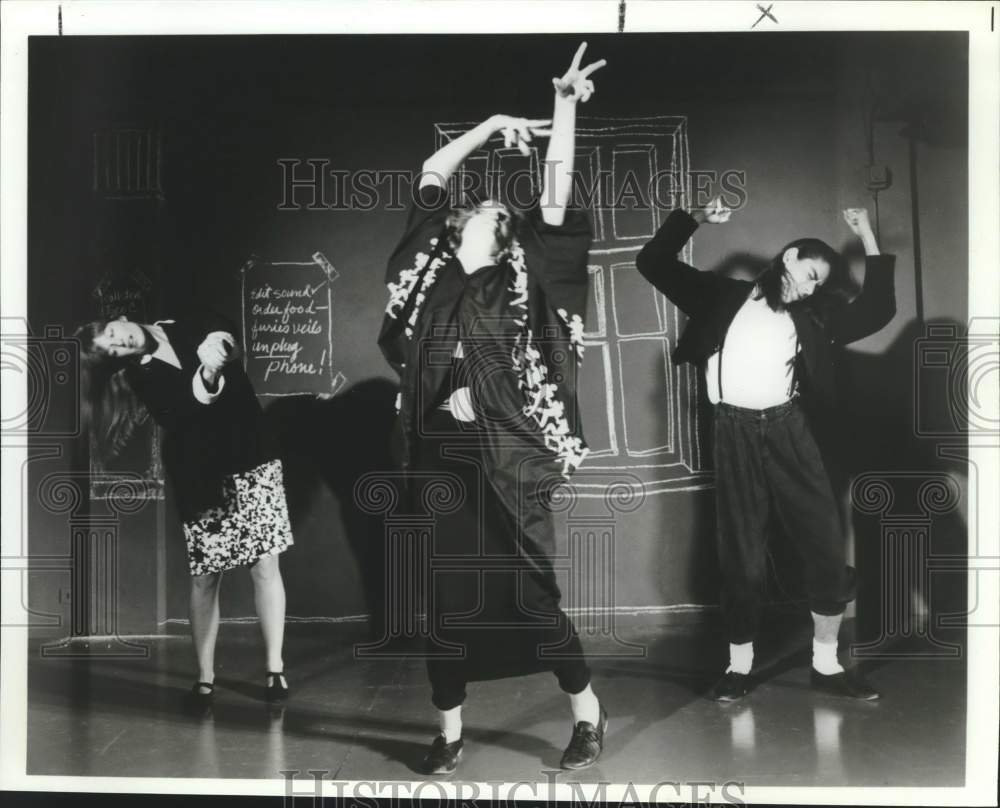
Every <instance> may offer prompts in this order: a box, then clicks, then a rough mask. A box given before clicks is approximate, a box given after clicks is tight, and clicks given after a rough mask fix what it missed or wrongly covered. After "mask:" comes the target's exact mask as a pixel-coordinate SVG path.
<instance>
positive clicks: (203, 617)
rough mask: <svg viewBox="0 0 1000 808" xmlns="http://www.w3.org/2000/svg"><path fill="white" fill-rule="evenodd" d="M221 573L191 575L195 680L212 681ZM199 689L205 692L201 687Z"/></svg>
mask: <svg viewBox="0 0 1000 808" xmlns="http://www.w3.org/2000/svg"><path fill="white" fill-rule="evenodd" d="M221 582H222V573H221V572H213V573H209V574H208V575H194V576H192V578H191V601H190V604H191V637H192V639H193V640H194V653H195V656H196V657H197V660H198V681H199V682H214V681H215V639H216V637H217V636H218V634H219V589H220V586H219V585H220V584H221ZM201 692H203V693H207V692H208V691H207V690H206V689H205V688H201Z"/></svg>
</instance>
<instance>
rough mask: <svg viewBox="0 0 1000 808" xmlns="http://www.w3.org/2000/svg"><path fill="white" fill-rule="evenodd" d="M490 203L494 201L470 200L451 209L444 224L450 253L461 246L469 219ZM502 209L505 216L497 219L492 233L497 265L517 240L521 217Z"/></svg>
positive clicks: (507, 208) (505, 208) (509, 210)
mask: <svg viewBox="0 0 1000 808" xmlns="http://www.w3.org/2000/svg"><path fill="white" fill-rule="evenodd" d="M491 201H495V200H489V199H486V200H483V201H482V202H478V201H476V200H474V199H470V200H468V201H466V202H464V203H463V204H461V205H458V206H456V207H454V208H452V209H451V213H449V214H448V219H447V223H446V224H447V228H448V231H447V238H448V246H449V247H450V248H451V250H452V252H454V251H455V250H457V249H458V248H459V247H460V246H461V244H462V232H463V231H464V230H465V225H466V224H468V223H469V219H471V218H472V217H473V216H475V215H476V214H477V213H478V212H479V211H480V210H482V208H483V207H484V206H485V205H486V204H487V203H488V202H491ZM499 204H503V203H499ZM503 207H504V210H506V211H507V215H506V216H501V217H498V218H497V225H496V228H495V229H494V231H493V236H494V238H495V239H496V244H497V255H496V258H497V263H499V262H500V261H501V260H503V258H504V257H505V256H506V254H507V252H508V251H509V250H510V248H511V246H512V245H513V243H514V240H515V239H516V238H517V234H518V231H519V230H520V228H521V223H522V217H521V215H520V214H519V213H518V212H517V211H514V210H511V208H510V207H508V206H507V205H503Z"/></svg>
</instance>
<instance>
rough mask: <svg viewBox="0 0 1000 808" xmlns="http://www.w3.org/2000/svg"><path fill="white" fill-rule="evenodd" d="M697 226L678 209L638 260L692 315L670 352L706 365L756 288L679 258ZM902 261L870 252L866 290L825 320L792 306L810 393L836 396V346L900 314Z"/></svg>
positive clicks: (802, 378)
mask: <svg viewBox="0 0 1000 808" xmlns="http://www.w3.org/2000/svg"><path fill="white" fill-rule="evenodd" d="M697 228H698V223H697V222H696V221H695V220H694V219H692V218H691V216H690V215H688V214H687V213H686V212H685V211H683V210H675V211H673V212H672V213H671V214H670V216H668V217H667V220H666V221H665V222H664V223H663V226H662V227H661V228H660V229H659V231H658V232H657V233H656V235H655V236H654V237H653V238H652V239H651V240H650V241H649V242H648V243H647V244H646V246H645V247H643V248H642V250H641V251H640V252H639V254H638V256H636V259H635V265H636V267H637V268H638V270H639V272H640V273H642V276H643V277H644V278H646V280H648V281H649V282H650V283H651V284H653V286H655V287H656V288H657V289H658V290H659V291H660V292H662V293H663V294H664V295H666V297H667V298H668V299H669V300H670V301H671V302H672V303H673V304H674V305H675V306H677V308H679V309H680V310H681V311H682V312H684V314H686V315H687V317H688V323H687V326H686V327H685V328H684V332H683V333H682V334H681V337H680V339H679V340H678V342H677V347H676V348H675V349H674V351H673V354H672V355H671V359H672V360H673V362H674V364H675V365H679V364H681V363H683V362H690V363H692V364H696V365H697V364H701V363H702V362H704V361H705V360H706V359H708V357H709V356H711V355H712V354H713V353H715V352H716V351H717V350H718V349H719V347H720V346H721V345H722V344H723V342H724V341H725V339H726V333H727V332H728V331H729V325H730V324H731V323H732V321H733V318H734V317H735V316H736V312H738V311H739V310H740V307H741V306H742V305H743V304H744V303H745V302H746V299H747V297H748V296H749V295H750V292H751V291H752V290H753V287H754V284H753V283H752V282H750V281H740V280H735V279H733V278H726V277H723V276H721V275H716V274H715V273H713V272H700V271H699V270H697V269H695V268H694V267H692V266H689V265H687V264H685V263H684V262H683V261H680V260H679V259H678V257H677V254H678V253H679V252H680V250H681V248H682V247H683V246H684V244H685V242H686V241H687V240H688V239H689V238H691V234H692V233H694V231H695V230H696V229H697ZM895 260H896V259H895V256H892V255H872V256H867V257H866V258H865V280H864V285H863V287H862V289H861V293H860V294H859V295H858V296H857V297H856V298H855V299H854V300H853V301H851V302H850V303H844V304H843V305H841V306H839V307H837V308H835V309H833V310H832V311H831V312H830V313H829V315H828V316H827V317H826V318H825V319H824V320H823V321H822V322H821V321H820V320H819V319H818V318H816V317H814V316H813V315H812V314H811V313H810V312H809V310H808V309H807V308H806V307H804V306H791V307H790V308H789V313H790V314H791V316H792V320H793V321H794V323H795V330H796V332H797V334H798V338H799V344H800V346H801V352H800V354H799V357H798V360H797V363H796V380H797V381H798V382H800V383H801V386H802V389H803V391H804V392H807V393H811V394H814V395H815V396H818V397H820V398H821V399H823V400H826V401H833V399H834V398H835V396H836V392H837V390H836V387H837V386H836V382H835V378H834V354H835V351H834V346H836V345H846V344H848V343H850V342H855V341H856V340H859V339H862V338H864V337H867V336H868V335H869V334H874V333H875V332H876V331H878V330H879V329H881V328H883V327H884V326H885V325H886V324H887V323H888V322H889V321H890V320H891V319H892V318H893V316H894V315H895V313H896V295H895V283H894V280H893V266H894V264H895Z"/></svg>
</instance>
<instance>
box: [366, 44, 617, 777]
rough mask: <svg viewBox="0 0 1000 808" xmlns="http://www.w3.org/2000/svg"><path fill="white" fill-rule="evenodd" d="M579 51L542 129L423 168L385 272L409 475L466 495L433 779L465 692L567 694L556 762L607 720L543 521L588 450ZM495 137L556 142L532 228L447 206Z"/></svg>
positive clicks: (453, 761) (440, 537) (501, 121)
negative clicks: (566, 722) (451, 184)
mask: <svg viewBox="0 0 1000 808" xmlns="http://www.w3.org/2000/svg"><path fill="white" fill-rule="evenodd" d="M585 47H586V43H584V44H583V45H581V47H580V48H579V50H578V51H577V53H576V56H575V57H574V59H573V62H572V65H571V66H570V68H569V70H568V71H567V72H566V74H565V75H564V76H562V78H558V79H553V84H554V86H555V91H556V92H555V107H554V112H553V117H552V120H551V131H546V130H545V129H544V128H543V127H544V126H546V125H548V124H549V123H550V122H549V121H538V120H526V119H523V118H511V117H509V116H505V115H495V116H493V117H491V118H489V119H488V120H486V121H484V122H483V123H481V124H479V125H478V126H475V127H473V128H472V129H470V130H469V131H468V132H466V133H465V134H463V135H462V136H460V137H458V138H456V139H455V140H453V141H452V142H450V143H449V144H447V145H446V146H444V147H443V148H442V149H440V150H439V151H438V152H436V153H435V154H434V155H432V156H431V157H430V158H428V159H427V160H426V161H425V163H424V175H423V179H422V182H421V185H420V200H419V204H418V205H417V206H415V208H414V210H413V212H412V214H411V217H410V222H409V224H408V227H407V230H406V233H405V235H404V237H403V239H402V241H401V242H400V244H399V246H398V247H397V249H396V250H395V252H394V253H393V255H392V257H391V259H390V261H389V267H388V271H387V275H386V283H387V285H388V287H389V292H390V299H389V304H388V306H387V308H386V315H385V318H384V321H383V327H382V331H381V334H380V337H379V345H380V346H381V348H382V350H383V352H384V354H385V356H386V358H387V359H388V361H389V362H390V363H391V364H392V365H393V367H394V368H395V369H396V370H397V371H398V372H399V375H400V379H401V394H400V400H399V418H398V422H397V423H398V428H399V429H398V437H399V439H400V445H401V447H402V448H401V454H402V464H403V468H404V469H406V470H408V471H410V472H414V473H415V474H414V476H417V474H416V473H419V474H427V473H430V474H437V475H440V476H441V478H442V479H448V480H450V481H451V482H452V483H456V481H457V484H458V485H459V486H460V488H461V489H462V491H463V494H462V502H461V504H460V506H459V507H458V508H457V509H456V510H454V511H452V512H451V513H446V514H439V515H437V518H436V533H435V543H434V548H433V556H434V559H433V561H432V562H431V563H432V565H433V576H432V581H433V582H432V592H431V598H430V614H429V619H430V627H431V634H432V640H431V645H432V646H433V647H434V649H436V650H440V649H442V648H444V649H448V648H451V649H460V652H461V655H460V657H459V658H455V657H447V656H445V657H442V656H438V655H436V654H435V653H432V652H431V650H432V649H431V648H429V649H428V651H429V654H428V658H427V671H428V675H429V678H430V682H431V688H432V702H433V704H434V706H435V707H437V709H438V711H439V718H440V734H439V735H438V736H437V737H436V738H435V740H434V742H433V744H432V745H431V748H430V750H429V751H428V754H427V757H426V759H425V761H424V765H425V770H426V771H427V772H428V773H433V774H443V773H448V772H451V771H454V769H455V767H456V766H457V763H458V759H459V757H460V755H461V750H462V745H463V741H462V719H461V709H462V703H463V701H464V700H465V696H466V691H465V685H466V683H467V682H468V681H472V680H481V679H496V678H501V677H507V676H518V675H524V674H528V673H533V672H536V671H540V670H551V671H553V672H554V673H555V675H556V677H557V678H558V681H559V685H560V687H561V688H562V689H563V690H564V691H565V692H566V693H568V694H569V698H570V705H571V708H572V713H573V721H574V725H573V732H572V736H571V740H570V743H569V746H568V747H567V749H566V751H565V754H564V755H563V759H562V766H563V767H564V768H583V767H584V766H588V765H590V764H592V763H593V762H594V761H595V760H596V759H597V757H598V755H600V753H601V750H602V749H603V742H604V732H605V730H606V727H607V720H608V719H607V713H606V711H605V710H604V707H603V706H602V705H601V704H600V702H599V701H598V699H597V697H596V695H595V694H594V692H593V690H592V689H591V687H590V670H589V668H588V666H587V663H586V659H585V657H584V654H583V649H582V646H581V644H580V640H579V637H578V636H577V633H576V630H575V628H574V627H573V624H572V622H571V621H570V620H569V618H568V617H567V616H566V615H565V613H564V612H562V611H561V609H560V608H559V599H560V592H559V588H558V586H557V585H556V580H555V575H554V571H553V567H552V562H551V559H552V556H553V553H554V543H555V535H554V530H553V524H552V518H551V513H550V511H549V510H548V509H547V503H548V501H549V497H550V495H551V488H552V485H553V484H554V483H556V482H557V481H558V480H562V479H566V478H568V477H569V476H570V474H572V472H573V471H574V470H575V469H576V467H577V466H578V465H579V464H580V462H581V461H582V460H583V458H584V456H585V455H586V454H587V451H588V450H587V448H586V445H585V443H584V440H583V435H582V432H581V427H580V423H579V420H578V418H577V417H576V384H575V379H576V370H577V367H578V365H579V360H580V358H581V357H582V350H583V345H582V342H581V337H582V332H583V319H582V318H583V314H584V311H585V304H586V296H587V254H588V250H589V248H590V244H591V241H592V236H591V232H590V226H589V222H588V220H587V218H586V217H585V216H584V215H583V213H582V212H580V211H576V210H569V209H567V204H568V201H569V198H570V193H571V189H572V170H573V160H574V148H575V125H576V105H577V103H578V102H580V101H584V102H585V101H586V100H587V99H588V98H589V97H590V95H591V94H592V93H593V92H594V85H593V82H592V81H591V79H590V78H589V76H590V75H591V74H592V73H593V72H594V71H595V70H597V69H598V68H599V67H601V66H602V65H603V64H604V61H603V60H602V61H599V62H595V63H593V64H590V65H588V66H587V67H584V68H581V67H580V61H581V59H582V56H583V51H584V49H585ZM498 132H502V133H503V135H504V138H505V141H506V143H507V145H508V146H511V145H517V146H518V148H520V149H521V151H522V153H525V154H527V153H528V152H529V146H528V143H530V142H531V140H532V138H533V136H539V135H549V136H550V141H549V148H548V152H547V154H546V164H545V170H544V172H543V174H544V187H543V191H542V195H541V198H540V200H539V201H538V203H536V205H535V206H534V207H533V208H532V209H531V210H530V211H529V212H528V213H527V215H525V216H524V217H521V216H519V215H518V214H516V213H515V212H513V211H512V210H510V209H509V208H508V207H506V206H505V205H503V204H501V203H500V202H497V201H493V200H488V201H486V202H482V203H480V204H476V205H472V206H468V207H463V208H458V209H452V208H450V207H449V204H448V201H449V200H448V192H447V190H446V189H447V187H448V180H449V178H450V177H451V176H452V175H453V174H454V173H455V172H456V171H457V170H458V169H459V167H460V166H461V165H462V163H463V162H464V160H465V159H466V158H467V157H468V156H469V155H470V154H471V153H472V152H473V151H475V150H476V149H478V148H480V147H481V146H482V145H483V144H485V143H486V141H487V140H488V139H489V138H490V137H491V136H493V135H494V134H496V133H498ZM441 356H443V357H445V359H444V361H439V360H438V359H435V357H441ZM449 357H450V361H449ZM445 564H447V565H448V566H447V567H445V566H444V565H445Z"/></svg>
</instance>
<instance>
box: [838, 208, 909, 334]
mask: <svg viewBox="0 0 1000 808" xmlns="http://www.w3.org/2000/svg"><path fill="white" fill-rule="evenodd" d="M844 221H846V222H847V226H848V227H850V228H851V231H852V232H853V233H854V234H855V235H856V236H857V237H858V238H860V239H861V243H862V244H863V245H864V249H865V280H864V284H863V285H862V287H861V293H860V294H859V295H858V296H857V297H856V298H854V300H852V301H851V302H850V303H849V304H847V305H846V306H844V307H843V308H842V309H840V310H839V311H837V312H836V313H835V314H834V315H833V317H832V318H831V320H830V323H829V324H828V326H827V331H828V333H829V335H830V338H831V339H833V340H834V342H838V343H840V344H841V345H846V344H848V343H850V342H856V341H857V340H859V339H864V338H865V337H867V336H870V335H871V334H874V333H875V332H876V331H879V330H881V329H882V328H884V327H885V326H886V325H887V324H888V323H889V321H890V320H892V318H893V317H894V316H895V315H896V281H895V272H894V267H895V264H896V257H895V256H894V255H883V254H882V253H881V251H880V250H879V247H878V242H877V240H876V238H875V233H874V232H873V231H872V226H871V222H870V221H869V220H868V211H867V210H865V209H864V208H848V209H847V210H845V211H844Z"/></svg>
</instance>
